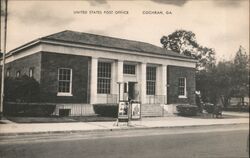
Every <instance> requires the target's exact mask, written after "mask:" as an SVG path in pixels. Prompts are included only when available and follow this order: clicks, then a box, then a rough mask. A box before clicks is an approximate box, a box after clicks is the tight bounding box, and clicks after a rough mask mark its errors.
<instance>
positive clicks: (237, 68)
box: [231, 46, 249, 97]
mask: <svg viewBox="0 0 250 158" xmlns="http://www.w3.org/2000/svg"><path fill="white" fill-rule="evenodd" d="M232 87H233V91H232V94H231V95H232V96H235V97H244V96H249V57H248V55H247V53H246V50H245V49H244V48H243V47H242V46H240V47H239V50H238V51H237V53H236V55H235V57H234V60H233V76H232Z"/></svg>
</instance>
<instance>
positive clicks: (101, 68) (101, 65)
mask: <svg viewBox="0 0 250 158" xmlns="http://www.w3.org/2000/svg"><path fill="white" fill-rule="evenodd" d="M97 74H98V80H97V93H103V94H109V93H110V82H111V63H105V62H98V72H97Z"/></svg>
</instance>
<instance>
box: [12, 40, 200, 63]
mask: <svg viewBox="0 0 250 158" xmlns="http://www.w3.org/2000/svg"><path fill="white" fill-rule="evenodd" d="M37 43H45V44H54V45H63V46H70V47H79V48H87V49H93V50H101V51H111V52H121V53H127V54H133V55H135V54H138V55H141V56H149V57H158V58H165V59H174V60H179V61H188V62H193V63H196V62H197V60H195V59H188V58H182V57H171V56H164V55H161V54H156V53H151V54H150V53H147V52H137V51H129V50H121V49H118V48H107V47H100V46H91V45H87V44H75V43H65V42H58V41H51V40H44V39H38V40H35V41H34V42H30V43H28V44H27V45H24V46H20V47H18V48H17V49H14V50H11V51H10V52H9V53H11V54H13V53H15V52H18V51H21V50H22V49H25V48H28V47H30V46H32V45H35V44H37Z"/></svg>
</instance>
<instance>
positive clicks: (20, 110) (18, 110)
mask: <svg viewBox="0 0 250 158" xmlns="http://www.w3.org/2000/svg"><path fill="white" fill-rule="evenodd" d="M55 107H56V105H55V104H46V103H15V102H6V103H5V104H4V115H7V116H34V117H47V116H51V115H52V113H53V112H54V111H55Z"/></svg>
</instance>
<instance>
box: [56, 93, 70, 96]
mask: <svg viewBox="0 0 250 158" xmlns="http://www.w3.org/2000/svg"><path fill="white" fill-rule="evenodd" d="M57 96H66V97H71V96H73V94H71V93H57Z"/></svg>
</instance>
